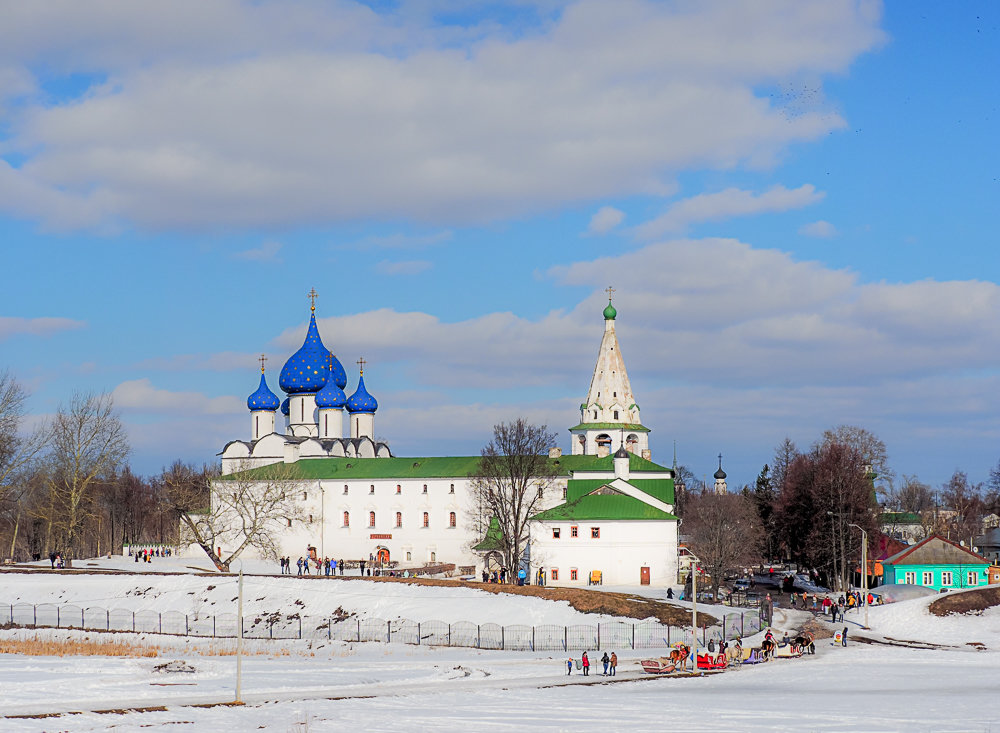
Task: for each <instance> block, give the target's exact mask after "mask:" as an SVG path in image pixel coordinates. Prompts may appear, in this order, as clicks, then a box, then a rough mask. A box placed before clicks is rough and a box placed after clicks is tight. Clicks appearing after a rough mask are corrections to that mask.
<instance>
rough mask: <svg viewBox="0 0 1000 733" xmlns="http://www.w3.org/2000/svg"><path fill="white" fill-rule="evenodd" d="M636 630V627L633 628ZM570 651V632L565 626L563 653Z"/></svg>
mask: <svg viewBox="0 0 1000 733" xmlns="http://www.w3.org/2000/svg"><path fill="white" fill-rule="evenodd" d="M633 628H635V627H633ZM568 650H569V630H568V629H567V627H565V626H563V651H564V652H565V651H568Z"/></svg>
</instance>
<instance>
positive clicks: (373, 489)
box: [368, 484, 375, 494]
mask: <svg viewBox="0 0 1000 733" xmlns="http://www.w3.org/2000/svg"><path fill="white" fill-rule="evenodd" d="M368 493H369V494H374V493H375V484H372V487H371V488H370V489H368Z"/></svg>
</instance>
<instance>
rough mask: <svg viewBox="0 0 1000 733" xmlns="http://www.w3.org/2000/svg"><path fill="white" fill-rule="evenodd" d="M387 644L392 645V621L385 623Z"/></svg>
mask: <svg viewBox="0 0 1000 733" xmlns="http://www.w3.org/2000/svg"><path fill="white" fill-rule="evenodd" d="M385 643H386V644H390V643H392V621H386V622H385Z"/></svg>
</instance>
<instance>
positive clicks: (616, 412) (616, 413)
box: [615, 410, 618, 420]
mask: <svg viewBox="0 0 1000 733" xmlns="http://www.w3.org/2000/svg"><path fill="white" fill-rule="evenodd" d="M617 419H618V410H615V420H617Z"/></svg>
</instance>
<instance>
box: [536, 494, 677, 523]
mask: <svg viewBox="0 0 1000 733" xmlns="http://www.w3.org/2000/svg"><path fill="white" fill-rule="evenodd" d="M532 519H538V520H541V521H549V522H558V521H570V520H581V521H582V520H585V519H586V520H591V519H624V520H631V521H642V520H676V519H677V517H675V516H674V515H673V514H670V513H668V512H665V511H662V510H661V509H657V508H656V507H654V506H650V505H649V504H647V503H645V502H643V501H639V500H638V499H636V498H633V497H631V496H626V495H624V494H611V495H609V494H598V495H594V496H591V495H587V496H582V497H580V498H579V499H577V500H576V501H570V502H567V503H565V504H560V505H559V506H556V507H552V508H551V509H546V510H545V511H544V512H539V513H538V514H536V515H535V516H534V517H532Z"/></svg>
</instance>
